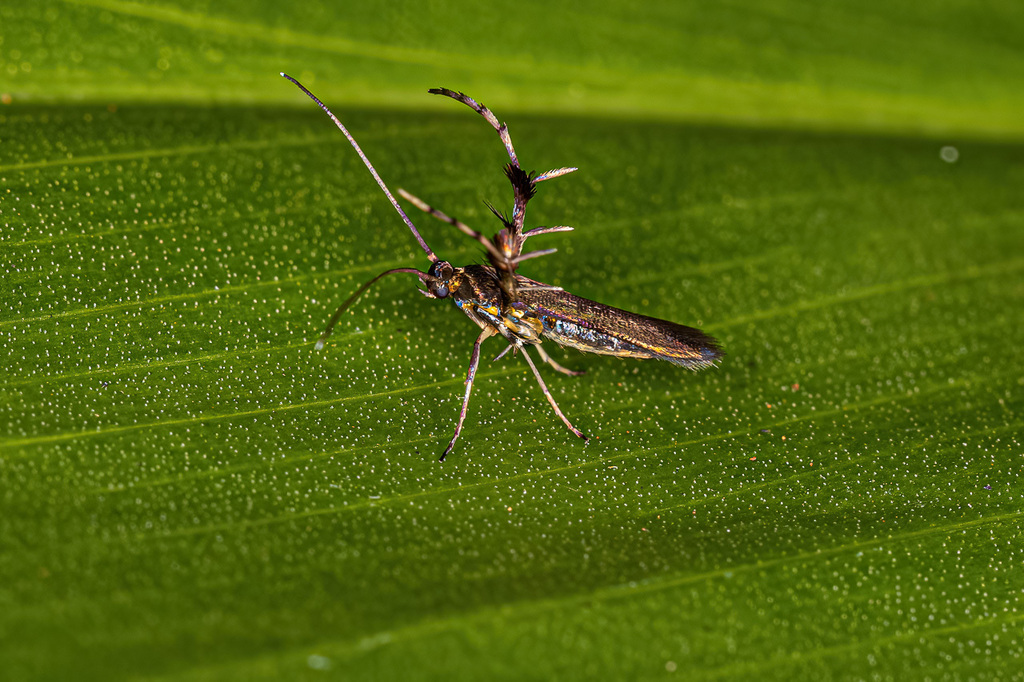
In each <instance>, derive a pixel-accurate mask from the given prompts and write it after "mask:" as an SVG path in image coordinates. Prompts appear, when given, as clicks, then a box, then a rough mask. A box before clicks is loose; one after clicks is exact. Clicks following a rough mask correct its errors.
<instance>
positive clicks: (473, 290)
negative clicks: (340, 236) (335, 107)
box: [281, 73, 723, 461]
mask: <svg viewBox="0 0 1024 682" xmlns="http://www.w3.org/2000/svg"><path fill="white" fill-rule="evenodd" d="M281 75H282V76H284V77H285V78H287V79H288V80H290V81H291V82H292V83H294V84H295V85H297V86H298V87H299V89H300V90H302V91H303V92H304V93H306V95H308V96H309V98H310V99H312V100H313V101H314V102H316V103H317V105H319V106H320V108H321V109H323V110H324V112H326V113H327V115H328V116H330V118H331V120H332V121H334V124H335V125H336V126H337V127H338V129H339V130H341V132H342V133H343V134H344V135H345V137H346V138H348V141H349V143H350V144H351V145H352V147H353V149H355V151H356V153H357V154H358V155H359V158H360V159H362V161H363V163H364V164H365V165H366V168H367V169H368V170H369V171H370V174H371V175H373V178H374V180H376V181H377V184H378V185H379V186H380V188H381V189H382V190H383V191H384V194H385V195H387V198H388V200H389V201H390V202H391V205H392V206H394V207H395V210H396V211H398V215H399V216H401V218H402V220H403V221H404V222H405V224H406V225H407V226H408V227H409V230H410V231H411V232H412V235H413V237H415V238H416V241H417V242H419V245H420V247H421V248H422V249H423V251H424V252H426V254H427V258H428V259H429V260H430V267H429V269H428V270H427V271H426V272H422V271H420V270H417V269H415V268H395V269H393V270H387V271H386V272H382V273H381V274H379V275H377V276H376V277H374V278H373V279H371V280H370V281H369V282H367V283H366V284H364V285H363V286H361V287H360V288H359V289H357V290H356V292H355V293H354V294H352V296H350V297H349V298H348V299H347V300H346V301H345V302H344V303H342V304H341V306H339V307H338V309H337V311H336V312H335V313H334V315H333V316H332V317H331V319H330V321H329V322H328V323H327V328H326V329H325V330H324V333H323V335H321V337H320V339H319V340H318V341H317V343H316V349H317V350H320V349H322V348H323V347H324V343H325V342H326V341H327V338H328V337H329V336H330V335H331V332H332V331H333V330H334V326H335V324H337V322H338V319H339V318H340V317H341V314H342V313H343V312H344V311H345V310H346V309H348V307H349V306H351V305H352V304H353V303H354V302H355V301H356V299H357V298H359V296H361V295H362V294H363V292H365V291H366V290H367V289H369V288H370V286H372V285H373V284H374V283H375V282H377V280H379V279H381V278H382V277H386V276H387V275H392V274H396V273H408V274H412V275H416V276H417V277H418V278H419V280H420V282H421V283H422V285H423V288H422V289H418V291H419V292H420V293H421V294H423V295H424V296H426V297H427V298H437V299H445V298H448V299H451V300H452V301H453V302H454V303H455V305H456V306H458V307H459V309H460V310H462V312H464V313H465V314H466V316H467V317H469V319H471V320H472V321H473V322H475V323H476V324H477V326H479V327H480V335H479V336H477V338H476V342H475V343H474V344H473V352H472V354H471V355H470V360H469V371H468V372H467V373H466V382H465V394H464V395H463V398H462V409H461V410H460V411H459V420H458V423H457V424H456V425H455V435H453V436H452V439H451V441H450V442H449V443H448V447H446V448H445V450H444V452H443V453H441V458H440V459H441V461H444V458H445V457H447V456H448V453H450V452H451V451H452V448H454V447H455V441H457V440H458V439H459V434H460V433H462V425H463V423H464V422H465V420H466V411H467V410H468V408H469V395H470V393H471V392H472V390H473V380H474V379H475V378H476V371H477V366H478V365H479V364H480V346H481V344H482V343H483V342H484V340H486V339H488V338H490V337H492V336H501V337H502V338H504V339H505V340H506V341H507V342H508V346H506V347H505V349H504V350H502V351H501V352H500V353H499V354H498V356H497V357H495V358H494V359H495V360H499V359H500V358H502V357H503V356H504V355H505V354H506V353H508V352H509V351H510V350H511V351H512V352H513V353H514V354H518V353H521V354H522V356H523V358H524V359H525V360H526V363H527V364H528V365H529V366H530V369H531V370H532V371H533V375H534V376H535V377H536V379H537V383H538V384H539V385H540V388H541V391H543V393H544V397H545V398H547V400H548V402H549V403H550V404H551V408H552V409H553V410H554V411H555V414H557V415H558V417H559V418H560V419H561V420H562V422H564V423H565V425H566V426H567V427H568V428H569V430H570V431H572V432H573V433H574V434H576V435H577V436H579V437H580V438H582V439H584V440H587V436H585V435H584V434H583V432H582V431H580V430H579V429H577V428H576V427H575V426H573V425H572V423H571V422H570V421H569V420H568V418H566V416H565V415H564V414H563V413H562V410H561V409H559V407H558V403H556V402H555V399H554V397H553V396H552V395H551V391H549V390H548V387H547V385H546V384H545V383H544V379H543V378H542V377H541V375H540V372H539V371H538V370H537V365H536V364H534V361H533V358H531V357H530V353H529V351H528V349H533V350H536V351H537V355H539V356H540V358H541V360H543V361H544V362H546V363H548V364H549V365H551V367H552V368H554V369H555V370H557V371H559V372H562V373H563V374H568V375H571V376H578V375H581V374H583V372H576V371H572V370H569V369H566V368H565V367H562V366H561V365H559V364H558V363H557V362H555V361H554V360H553V359H552V358H551V357H550V356H549V355H548V354H547V353H546V352H545V351H544V349H543V348H542V347H541V342H542V341H543V340H551V341H554V342H555V343H556V344H558V345H560V346H565V347H569V348H576V349H577V350H581V351H583V352H586V353H597V354H600V355H615V356H618V357H627V358H637V359H646V358H657V359H658V360H667V361H668V362H671V363H673V364H676V365H679V366H682V367H686V368H688V369H691V370H699V369H705V368H708V367H712V366H714V365H715V364H716V363H717V362H718V361H719V360H720V359H721V358H722V356H723V353H722V350H721V348H720V347H719V345H718V342H717V341H715V339H713V338H711V337H710V336H708V335H707V334H705V333H704V332H702V331H700V330H699V329H694V328H693V327H685V326H683V325H681V324H676V323H675V322H669V321H667V320H659V319H657V318H653V317H647V316H646V315H639V314H637V313H631V312H627V311H625V310H619V309H618V308H613V307H611V306H607V305H604V304H602V303H597V302H595V301H590V300H587V299H585V298H580V297H579V296H573V295H572V294H570V293H569V292H567V291H565V290H563V289H562V288H561V287H558V286H551V285H549V284H544V283H542V282H538V281H536V280H533V279H530V278H529V277H525V276H523V275H520V274H519V273H518V269H519V265H520V264H521V263H522V262H523V261H526V260H529V259H531V258H537V257H539V256H546V255H548V254H551V253H554V252H555V250H556V249H540V250H536V251H529V252H526V253H523V245H524V244H525V243H526V240H527V239H529V238H530V237H536V236H539V235H543V234H551V233H553V232H569V231H571V230H573V228H572V227H569V226H566V225H557V226H553V227H534V228H532V229H525V224H526V204H527V203H528V202H529V201H530V199H531V198H533V196H534V195H535V194H536V192H537V185H538V184H539V183H541V182H544V181H546V180H551V179H553V178H557V177H561V176H563V175H566V174H568V173H572V172H573V171H575V170H577V169H576V168H555V169H553V170H549V171H547V172H546V173H540V174H536V173H534V172H530V173H527V172H525V171H524V170H523V169H522V167H521V166H520V165H519V158H518V157H517V156H516V151H515V149H514V148H513V146H512V138H511V137H510V136H509V132H508V127H507V126H506V125H505V124H504V123H501V122H499V121H498V118H497V117H496V116H495V115H494V114H493V113H492V112H491V110H490V109H488V108H487V107H485V106H484V105H482V104H479V103H478V102H476V101H475V100H473V99H472V98H471V97H468V96H467V95H464V94H463V93H461V92H455V91H453V90H448V89H447V88H434V89H431V90H429V92H430V93H431V94H434V95H443V96H445V97H450V98H452V99H454V100H455V101H457V102H461V103H463V104H465V105H466V106H468V107H470V108H471V109H473V111H475V112H477V113H478V114H480V115H481V116H483V117H484V119H485V120H486V121H487V122H488V123H489V124H490V125H491V127H492V128H494V130H495V131H497V133H498V136H499V137H500V138H501V141H502V143H503V144H504V146H505V151H506V152H507V153H508V158H509V162H508V164H506V165H505V169H504V170H505V176H506V177H507V178H508V180H509V182H510V183H511V184H512V195H513V200H512V214H511V216H507V215H505V214H502V213H501V212H500V211H498V210H497V209H496V208H494V207H493V206H491V205H490V204H488V208H489V209H490V210H491V213H493V214H494V216H495V217H496V218H497V219H498V220H499V221H500V222H501V229H500V230H498V232H497V234H495V235H494V237H493V238H488V237H486V236H485V235H484V234H482V233H481V232H478V231H476V230H474V229H473V228H471V227H469V226H468V225H466V224H464V223H462V222H461V221H459V220H456V219H455V218H451V217H449V216H448V215H446V214H444V213H442V212H441V211H439V210H437V209H435V208H433V207H432V206H430V205H428V204H427V203H426V202H424V201H423V200H421V199H419V198H417V197H415V196H413V195H411V194H409V193H408V192H406V191H404V190H401V189H400V190H398V193H399V195H401V196H402V198H404V199H405V200H406V201H408V202H409V203H411V204H412V205H413V206H415V207H416V208H418V209H420V210H421V211H424V212H426V213H429V214H430V215H432V216H434V217H435V218H438V219H440V220H442V221H444V222H446V223H448V224H449V225H453V226H454V227H456V228H458V229H459V230H461V231H462V232H464V233H465V234H467V235H469V236H470V237H472V238H473V239H475V240H477V241H478V242H480V243H481V244H482V245H483V247H484V249H485V250H486V255H487V261H488V263H489V264H488V265H467V266H465V267H455V266H453V265H452V264H451V263H449V262H448V261H445V260H441V259H440V258H438V257H437V256H436V255H435V254H434V252H433V251H432V250H431V249H430V247H429V246H427V243H426V241H424V240H423V237H422V236H420V233H419V230H417V229H416V226H415V225H414V224H413V222H412V220H410V219H409V216H408V215H406V213H405V211H404V210H402V207H401V206H400V205H399V204H398V201H397V200H396V199H395V197H394V195H393V194H392V193H391V190H389V189H388V187H387V185H386V184H384V181H383V180H381V178H380V175H378V174H377V171H376V169H374V167H373V164H371V163H370V160H369V159H368V158H367V156H366V154H364V153H363V150H362V149H361V148H360V146H359V144H358V143H357V142H356V140H355V138H354V137H353V136H352V134H351V133H349V131H348V129H347V128H346V127H345V126H344V125H343V124H342V123H341V121H339V120H338V118H337V117H336V116H335V115H334V114H333V113H331V110H330V109H328V108H327V106H326V105H325V104H324V103H323V102H321V101H320V100H319V99H317V97H316V96H315V95H313V93H311V92H310V91H309V90H307V89H306V88H305V86H303V85H302V84H301V83H299V82H298V81H297V80H295V79H294V78H292V77H291V76H289V75H287V74H284V73H282V74H281Z"/></svg>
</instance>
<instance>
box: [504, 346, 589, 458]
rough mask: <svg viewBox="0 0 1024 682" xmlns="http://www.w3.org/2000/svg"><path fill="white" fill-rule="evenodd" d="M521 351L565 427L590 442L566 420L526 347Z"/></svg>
mask: <svg viewBox="0 0 1024 682" xmlns="http://www.w3.org/2000/svg"><path fill="white" fill-rule="evenodd" d="M520 350H522V351H523V357H524V358H526V362H528V363H529V364H530V369H532V370H533V376H535V377H537V383H538V384H540V388H541V390H542V391H544V397H545V398H547V399H548V402H549V403H551V407H553V408H554V410H555V414H557V415H558V417H559V419H561V420H562V421H563V422H564V423H565V425H566V426H568V427H569V430H570V431H572V432H573V433H575V434H576V435H577V436H579V437H580V438H582V439H583V440H590V439H589V438H587V437H586V436H584V435H583V432H582V431H580V430H579V429H577V428H576V427H575V426H573V425H572V424H571V423H570V422H569V420H568V419H566V418H565V415H564V414H562V410H560V409H558V403H556V402H555V398H554V397H553V396H552V395H551V391H549V390H548V387H547V385H546V384H545V383H544V380H543V379H541V378H540V372H538V371H537V365H535V364H533V358H531V357H530V354H529V353H528V352H526V346H523V347H522V348H521V349H520Z"/></svg>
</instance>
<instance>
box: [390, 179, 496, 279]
mask: <svg viewBox="0 0 1024 682" xmlns="http://www.w3.org/2000/svg"><path fill="white" fill-rule="evenodd" d="M398 194H399V195H400V196H401V197H402V198H403V199H405V200H406V201H408V202H409V203H410V204H412V205H413V206H415V207H416V208H418V209H419V210H421V211H423V212H424V213H429V214H430V215H432V216H434V217H435V218H437V219H438V220H440V221H442V222H445V223H448V224H449V225H452V226H454V227H456V228H458V229H459V230H461V231H462V232H463V233H464V234H468V235H469V236H470V237H472V238H473V239H475V240H477V241H478V242H480V243H481V244H483V245H484V248H485V249H487V251H488V253H490V254H491V255H492V256H494V257H495V258H498V259H499V260H502V261H504V260H508V259H507V258H505V255H504V254H503V253H502V252H501V251H499V250H498V247H496V246H495V245H494V244H493V243H492V242H491V240H490V239H488V238H487V237H485V236H484V235H483V233H481V232H477V231H476V230H474V229H473V228H472V227H470V226H469V225H467V224H466V223H464V222H462V221H461V220H458V219H457V218H452V217H450V216H448V215H446V214H444V213H442V212H441V211H439V210H437V209H436V208H434V207H433V206H431V205H430V204H428V203H427V202H425V201H423V199H420V198H419V197H418V196H416V195H415V194H410V193H409V192H406V191H405V190H404V189H402V188H399V189H398Z"/></svg>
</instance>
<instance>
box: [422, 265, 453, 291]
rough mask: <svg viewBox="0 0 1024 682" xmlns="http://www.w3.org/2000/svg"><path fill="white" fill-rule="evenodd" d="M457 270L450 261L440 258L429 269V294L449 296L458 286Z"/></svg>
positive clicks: (427, 281)
mask: <svg viewBox="0 0 1024 682" xmlns="http://www.w3.org/2000/svg"><path fill="white" fill-rule="evenodd" d="M455 280H456V270H455V268H453V267H452V264H451V263H449V262H448V261H444V260H439V261H436V262H435V263H434V264H433V265H431V266H430V270H428V271H427V280H426V283H427V295H428V296H429V297H430V298H448V297H449V296H450V295H451V293H452V290H453V289H456V288H458V283H457V282H456V281H455Z"/></svg>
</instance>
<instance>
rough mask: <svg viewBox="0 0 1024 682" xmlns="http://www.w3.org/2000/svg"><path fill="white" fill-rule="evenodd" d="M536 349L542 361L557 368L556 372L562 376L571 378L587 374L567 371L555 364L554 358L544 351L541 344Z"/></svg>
mask: <svg viewBox="0 0 1024 682" xmlns="http://www.w3.org/2000/svg"><path fill="white" fill-rule="evenodd" d="M534 348H536V349H537V352H538V353H539V354H540V359H541V360H543V361H544V362H546V363H548V364H549V365H551V366H552V367H553V368H555V369H556V370H558V371H559V372H561V373H562V374H568V375H569V376H571V377H581V376H583V375H584V374H586V372H577V371H575V370H572V369H566V368H565V367H562V366H561V365H560V364H558V363H557V362H555V360H554V358H552V357H551V356H550V355H548V354H547V353H546V352H545V351H544V349H543V348H541V346H540V344H538V345H536V346H534Z"/></svg>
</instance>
